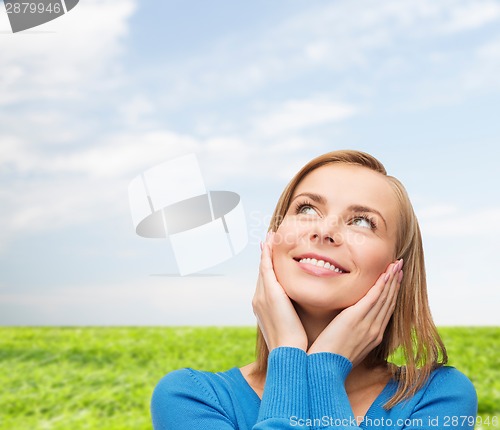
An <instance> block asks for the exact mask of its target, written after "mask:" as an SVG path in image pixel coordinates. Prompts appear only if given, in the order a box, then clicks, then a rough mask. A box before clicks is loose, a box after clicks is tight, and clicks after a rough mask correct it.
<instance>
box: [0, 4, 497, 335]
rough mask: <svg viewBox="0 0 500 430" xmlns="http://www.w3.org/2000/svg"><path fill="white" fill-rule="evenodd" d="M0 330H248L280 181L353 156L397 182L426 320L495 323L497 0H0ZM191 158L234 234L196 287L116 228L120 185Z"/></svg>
mask: <svg viewBox="0 0 500 430" xmlns="http://www.w3.org/2000/svg"><path fill="white" fill-rule="evenodd" d="M0 52H1V55H0V70H1V73H0V113H1V115H0V184H1V185H0V221H1V225H2V226H3V228H2V230H1V231H0V324H2V325H52V324H56V325H63V324H64V325H75V324H95V325H101V324H102V325H105V324H123V325H135V324H138V325H149V324H155V325H157V324H158V325H159V324H168V325H183V324H221V325H222V324H238V325H239V324H254V317H253V313H252V310H251V305H250V301H251V297H252V294H253V289H254V285H255V280H256V274H257V270H258V258H259V246H258V239H259V238H260V237H263V236H264V232H265V230H266V221H267V220H268V219H269V217H270V214H271V213H272V210H273V207H274V204H275V202H276V200H277V198H278V196H279V194H280V192H281V190H282V189H283V187H284V186H285V185H286V182H287V181H288V180H289V179H290V178H291V176H292V175H293V173H295V171H296V170H298V169H299V168H300V167H301V166H302V165H303V164H304V163H305V162H307V161H308V160H310V159H311V158H313V157H314V156H316V155H319V154H321V153H324V152H327V151H330V150H334V149H340V148H353V149H359V150H363V151H367V152H370V153H372V154H373V155H375V156H376V157H378V158H379V159H380V160H381V161H382V162H383V163H384V164H385V165H386V168H387V170H388V172H389V173H390V174H392V175H394V176H396V177H398V178H399V179H401V180H402V181H403V183H404V184H405V185H406V187H407V189H408V191H409V193H410V196H411V198H412V201H413V204H414V207H415V210H416V212H417V215H418V216H419V219H420V222H421V227H422V231H423V235H424V246H425V252H426V257H427V260H426V261H427V267H428V277H429V289H430V291H429V295H430V300H431V307H432V310H433V314H434V316H435V319H436V321H437V323H438V324H441V325H467V324H474V325H486V324H487V325H498V324H500V319H499V316H498V315H499V313H498V306H499V305H500V295H499V282H498V279H497V276H496V275H495V272H494V269H495V268H496V266H497V261H498V257H497V252H498V249H497V248H498V246H497V243H498V242H499V240H500V192H499V190H498V184H500V173H499V171H500V169H499V168H498V158H499V156H500V149H499V148H500V146H499V142H500V121H498V115H499V114H498V113H499V112H500V80H499V79H498V76H499V75H500V2H498V1H487V0H470V1H460V2H456V1H447V0H446V1H445V0H439V1H434V0H418V1H417V0H415V1H407V2H400V1H395V0H394V1H389V0H387V1H382V2H380V1H377V2H375V1H366V0H365V1H359V2H349V1H332V2H320V1H308V2H305V1H304V2H300V1H288V2H284V1H273V2H264V1H254V2H246V3H242V2H240V3H235V2H230V1H222V0H220V1H213V2H203V1H183V2H181V1H165V2H161V3H160V2H152V1H142V2H140V3H139V2H135V1H131V0H116V1H115V0H109V1H107V0H105V1H92V0H86V1H83V2H80V3H79V4H78V6H77V7H76V8H74V9H73V10H72V11H70V12H69V13H68V14H66V15H65V16H63V17H61V18H59V19H57V20H54V21H52V22H50V23H47V24H45V25H43V26H40V27H38V28H35V29H33V30H31V31H25V32H21V33H17V34H12V33H10V27H9V23H8V19H7V15H6V13H5V9H3V6H0ZM188 153H195V154H196V155H197V157H198V160H199V162H200V165H201V169H202V172H203V176H204V178H205V183H206V185H207V188H209V189H213V190H231V191H235V192H238V193H239V194H240V195H241V197H242V201H243V205H244V208H245V212H246V215H247V222H248V229H249V237H250V243H249V245H248V246H247V248H246V249H245V250H244V251H243V252H242V253H241V254H239V255H238V256H236V257H235V258H233V259H231V260H229V261H227V262H225V263H223V264H221V265H219V266H217V267H215V268H212V269H210V270H208V271H206V272H204V273H203V274H201V275H200V276H190V277H182V278H181V277H175V276H166V275H167V274H172V273H175V270H176V268H175V264H174V263H173V258H172V253H171V251H170V248H169V245H168V243H166V242H165V241H161V240H147V239H143V238H140V237H138V236H136V235H135V234H134V230H133V226H132V221H131V217H130V213H129V207H128V196H127V187H128V183H129V182H130V180H131V179H132V178H134V177H135V176H136V175H137V174H139V173H141V172H143V171H144V170H146V169H147V168H149V167H151V166H154V165H156V164H158V163H161V162H162V161H165V160H168V159H171V158H173V157H176V156H179V155H183V154H188Z"/></svg>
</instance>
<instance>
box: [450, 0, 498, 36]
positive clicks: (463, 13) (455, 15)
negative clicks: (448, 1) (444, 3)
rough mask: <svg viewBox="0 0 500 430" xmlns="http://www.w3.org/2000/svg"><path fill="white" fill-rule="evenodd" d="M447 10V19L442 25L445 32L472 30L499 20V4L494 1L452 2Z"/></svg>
mask: <svg viewBox="0 0 500 430" xmlns="http://www.w3.org/2000/svg"><path fill="white" fill-rule="evenodd" d="M449 11H450V13H449V20H448V21H447V22H446V23H445V24H444V25H443V27H442V30H443V32H445V33H456V32H460V31H466V30H472V29H476V28H479V27H483V26H485V25H487V24H490V23H493V22H495V21H499V20H500V4H498V2H496V1H480V2H478V1H477V0H474V1H469V2H462V3H455V2H454V3H453V7H450V9H449Z"/></svg>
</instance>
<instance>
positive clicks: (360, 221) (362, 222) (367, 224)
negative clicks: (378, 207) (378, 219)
mask: <svg viewBox="0 0 500 430" xmlns="http://www.w3.org/2000/svg"><path fill="white" fill-rule="evenodd" d="M352 223H353V224H354V225H356V226H358V227H364V228H370V229H371V228H373V222H372V221H370V220H369V219H368V218H363V217H358V218H354V219H353V220H352Z"/></svg>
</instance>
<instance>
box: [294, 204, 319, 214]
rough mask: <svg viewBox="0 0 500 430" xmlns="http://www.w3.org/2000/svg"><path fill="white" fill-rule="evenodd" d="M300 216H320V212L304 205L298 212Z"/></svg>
mask: <svg viewBox="0 0 500 430" xmlns="http://www.w3.org/2000/svg"><path fill="white" fill-rule="evenodd" d="M297 213H299V214H304V215H318V212H316V209H314V208H313V207H312V206H309V205H303V206H301V207H300V208H299V210H298V211H297Z"/></svg>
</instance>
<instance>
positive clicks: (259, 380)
mask: <svg viewBox="0 0 500 430" xmlns="http://www.w3.org/2000/svg"><path fill="white" fill-rule="evenodd" d="M261 249H262V255H261V262H260V271H259V278H258V281H257V288H256V291H255V295H254V299H253V309H254V313H255V315H256V317H257V323H258V326H259V329H258V340H257V360H256V362H254V363H251V364H249V365H247V366H244V367H242V368H233V369H230V370H228V371H226V372H218V373H209V372H202V371H196V370H193V369H182V370H177V371H174V372H172V373H170V374H168V375H167V376H165V377H164V378H163V379H162V380H161V381H160V382H159V384H158V385H157V387H156V389H155V391H154V393H153V398H152V403H151V411H152V417H153V425H154V428H155V430H160V429H176V430H177V429H189V430H197V429H200V430H201V429H207V430H208V429H210V430H212V429H213V430H226V429H227V430H229V429H241V430H243V429H245V430H246V429H248V430H250V429H252V430H264V429H268V430H271V429H276V430H277V429H292V428H308V429H357V428H363V429H368V428H370V429H375V428H376V429H380V428H387V429H419V430H420V429H436V428H455V429H456V428H473V427H474V422H475V417H476V412H477V397H476V393H475V390H474V387H473V386H472V384H471V382H470V381H469V380H468V379H467V378H466V377H465V376H464V375H463V374H462V373H460V372H459V371H458V370H456V369H455V368H453V367H448V366H445V364H446V362H447V354H446V349H445V347H444V345H443V342H442V340H441V338H440V337H439V334H438V332H437V330H436V328H435V326H434V323H433V321H432V317H431V314H430V310H429V305H428V300H427V290H426V279H425V267H424V256H423V249H422V239H421V236H420V230H419V226H418V222H417V219H416V217H415V214H414V211H413V208H412V206H411V203H410V200H409V198H408V196H407V193H406V191H405V189H404V187H403V185H402V184H401V183H400V182H399V181H398V180H397V179H395V178H394V177H392V176H388V175H387V173H386V171H385V168H384V167H383V165H382V164H381V163H380V162H379V161H378V160H376V159H375V158H373V157H372V156H370V155H368V154H366V153H362V152H358V151H335V152H330V153H327V154H325V155H322V156H320V157H317V158H315V159H313V160H312V161H310V162H309V163H308V164H307V165H306V166H304V167H303V168H302V170H300V171H299V172H298V173H297V175H295V177H294V178H293V179H292V180H291V182H290V183H289V184H288V186H287V187H286V188H285V190H284V191H283V193H282V195H281V197H280V200H279V201H278V204H277V207H276V209H275V211H274V214H273V218H272V221H271V226H270V229H269V233H268V236H267V238H266V241H265V242H264V243H263V244H261ZM393 353H397V354H398V355H399V357H401V358H402V359H403V361H404V365H403V366H401V367H398V366H396V365H394V364H391V363H390V362H388V358H389V356H390V355H391V354H393Z"/></svg>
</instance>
